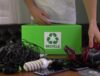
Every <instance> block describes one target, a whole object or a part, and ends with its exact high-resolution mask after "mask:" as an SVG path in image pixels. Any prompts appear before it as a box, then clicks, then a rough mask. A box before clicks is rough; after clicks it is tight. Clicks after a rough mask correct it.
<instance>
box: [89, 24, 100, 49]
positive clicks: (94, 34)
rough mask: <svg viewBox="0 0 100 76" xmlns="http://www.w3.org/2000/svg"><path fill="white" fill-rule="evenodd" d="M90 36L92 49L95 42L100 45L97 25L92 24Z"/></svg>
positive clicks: (99, 32)
mask: <svg viewBox="0 0 100 76" xmlns="http://www.w3.org/2000/svg"><path fill="white" fill-rule="evenodd" d="M88 35H89V47H90V48H92V47H93V43H94V42H96V43H99V44H100V31H99V29H98V27H97V24H96V23H90V25H89V30H88Z"/></svg>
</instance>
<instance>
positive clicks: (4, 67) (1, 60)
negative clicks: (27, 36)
mask: <svg viewBox="0 0 100 76" xmlns="http://www.w3.org/2000/svg"><path fill="white" fill-rule="evenodd" d="M41 50H42V51H43V52H44V53H45V50H44V49H43V48H42V47H40V46H38V45H36V44H34V43H30V42H28V41H26V40H23V41H20V40H18V41H16V42H14V41H13V40H10V41H9V42H8V43H7V44H6V45H5V46H2V47H1V48H0V71H1V72H4V73H7V74H11V73H16V72H18V71H19V66H20V67H21V68H22V66H23V64H24V63H25V62H28V61H33V60H37V59H39V58H40V51H41Z"/></svg>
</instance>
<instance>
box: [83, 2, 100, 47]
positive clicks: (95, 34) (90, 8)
mask: <svg viewBox="0 0 100 76" xmlns="http://www.w3.org/2000/svg"><path fill="white" fill-rule="evenodd" d="M83 2H84V5H85V8H86V12H87V15H88V20H89V30H88V34H89V46H90V47H93V42H94V40H95V41H97V42H99V43H100V32H99V29H98V27H97V16H96V15H97V0H83Z"/></svg>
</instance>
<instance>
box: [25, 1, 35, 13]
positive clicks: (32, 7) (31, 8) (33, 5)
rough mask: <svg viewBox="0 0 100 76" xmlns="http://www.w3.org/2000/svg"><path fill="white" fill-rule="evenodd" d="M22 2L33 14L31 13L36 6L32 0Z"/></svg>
mask: <svg viewBox="0 0 100 76" xmlns="http://www.w3.org/2000/svg"><path fill="white" fill-rule="evenodd" d="M24 1H25V3H26V5H27V7H28V9H29V10H30V11H31V12H33V11H35V9H37V6H36V4H35V2H34V0H24Z"/></svg>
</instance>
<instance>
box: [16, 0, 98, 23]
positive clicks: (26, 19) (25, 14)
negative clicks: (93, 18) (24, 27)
mask: <svg viewBox="0 0 100 76" xmlns="http://www.w3.org/2000/svg"><path fill="white" fill-rule="evenodd" d="M16 1H17V2H18V8H19V12H18V18H19V22H20V23H30V22H31V21H30V13H29V11H28V9H27V7H26V5H25V3H24V0H16ZM76 7H77V9H76V10H77V23H79V24H81V23H82V24H85V23H88V20H87V16H86V12H85V9H84V6H83V3H82V0H76ZM97 17H98V23H100V0H98V15H97Z"/></svg>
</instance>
